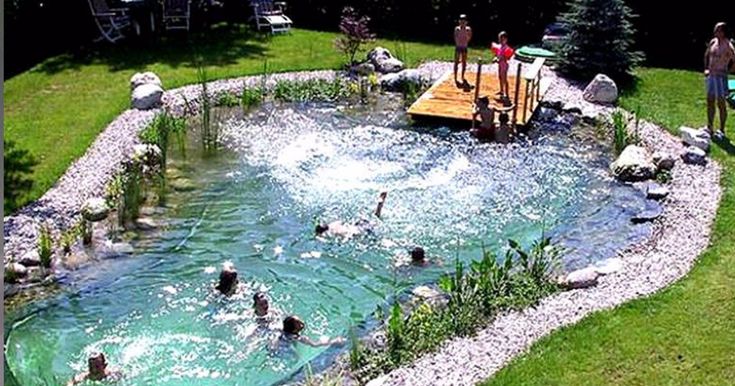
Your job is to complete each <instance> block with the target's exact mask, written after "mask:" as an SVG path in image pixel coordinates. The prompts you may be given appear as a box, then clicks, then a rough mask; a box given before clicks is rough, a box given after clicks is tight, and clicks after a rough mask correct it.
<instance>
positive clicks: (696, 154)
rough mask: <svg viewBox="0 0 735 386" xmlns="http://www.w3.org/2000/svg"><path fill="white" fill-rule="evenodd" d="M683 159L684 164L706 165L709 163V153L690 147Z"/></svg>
mask: <svg viewBox="0 0 735 386" xmlns="http://www.w3.org/2000/svg"><path fill="white" fill-rule="evenodd" d="M681 159H682V160H684V163H686V164H691V165H705V164H706V163H707V153H705V152H704V150H702V149H700V148H698V147H694V146H689V147H688V148H687V149H686V150H685V151H684V153H682V154H681Z"/></svg>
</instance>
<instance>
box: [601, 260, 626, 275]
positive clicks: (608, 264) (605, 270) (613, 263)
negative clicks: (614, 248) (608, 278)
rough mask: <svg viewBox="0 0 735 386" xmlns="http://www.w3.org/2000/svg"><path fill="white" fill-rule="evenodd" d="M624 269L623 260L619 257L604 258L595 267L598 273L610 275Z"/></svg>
mask: <svg viewBox="0 0 735 386" xmlns="http://www.w3.org/2000/svg"><path fill="white" fill-rule="evenodd" d="M622 270H623V260H621V259H620V258H617V257H614V258H611V259H607V260H604V261H602V262H601V263H600V265H598V266H596V267H595V271H597V273H599V274H600V275H610V274H613V273H615V272H620V271H622Z"/></svg>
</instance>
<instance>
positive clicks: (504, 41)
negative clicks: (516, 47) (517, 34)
mask: <svg viewBox="0 0 735 386" xmlns="http://www.w3.org/2000/svg"><path fill="white" fill-rule="evenodd" d="M498 41H500V43H493V44H492V45H490V50H492V52H493V53H494V54H495V61H497V62H498V80H499V81H500V92H499V93H498V94H499V96H500V99H507V98H508V97H509V96H508V94H509V91H508V89H509V87H508V67H509V66H510V65H509V63H508V62H509V61H510V58H512V57H513V53H514V51H513V48H511V47H510V46H509V45H508V34H507V33H505V31H503V32H501V33H499V34H498Z"/></svg>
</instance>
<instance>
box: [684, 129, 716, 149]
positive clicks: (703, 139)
mask: <svg viewBox="0 0 735 386" xmlns="http://www.w3.org/2000/svg"><path fill="white" fill-rule="evenodd" d="M679 133H680V135H681V140H682V142H684V143H685V144H687V145H689V146H694V147H698V148H700V149H702V150H704V151H708V150H709V145H710V141H711V138H710V135H709V133H708V132H707V131H706V130H704V129H693V128H691V127H686V126H682V127H680V128H679Z"/></svg>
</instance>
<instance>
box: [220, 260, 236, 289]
mask: <svg viewBox="0 0 735 386" xmlns="http://www.w3.org/2000/svg"><path fill="white" fill-rule="evenodd" d="M237 283H238V280H237V271H236V270H235V267H233V266H232V265H229V264H227V265H225V266H224V267H223V268H222V271H220V273H219V283H218V284H217V287H216V288H217V291H219V292H221V293H222V294H224V295H228V296H229V295H232V293H233V292H235V288H236V287H237Z"/></svg>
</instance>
